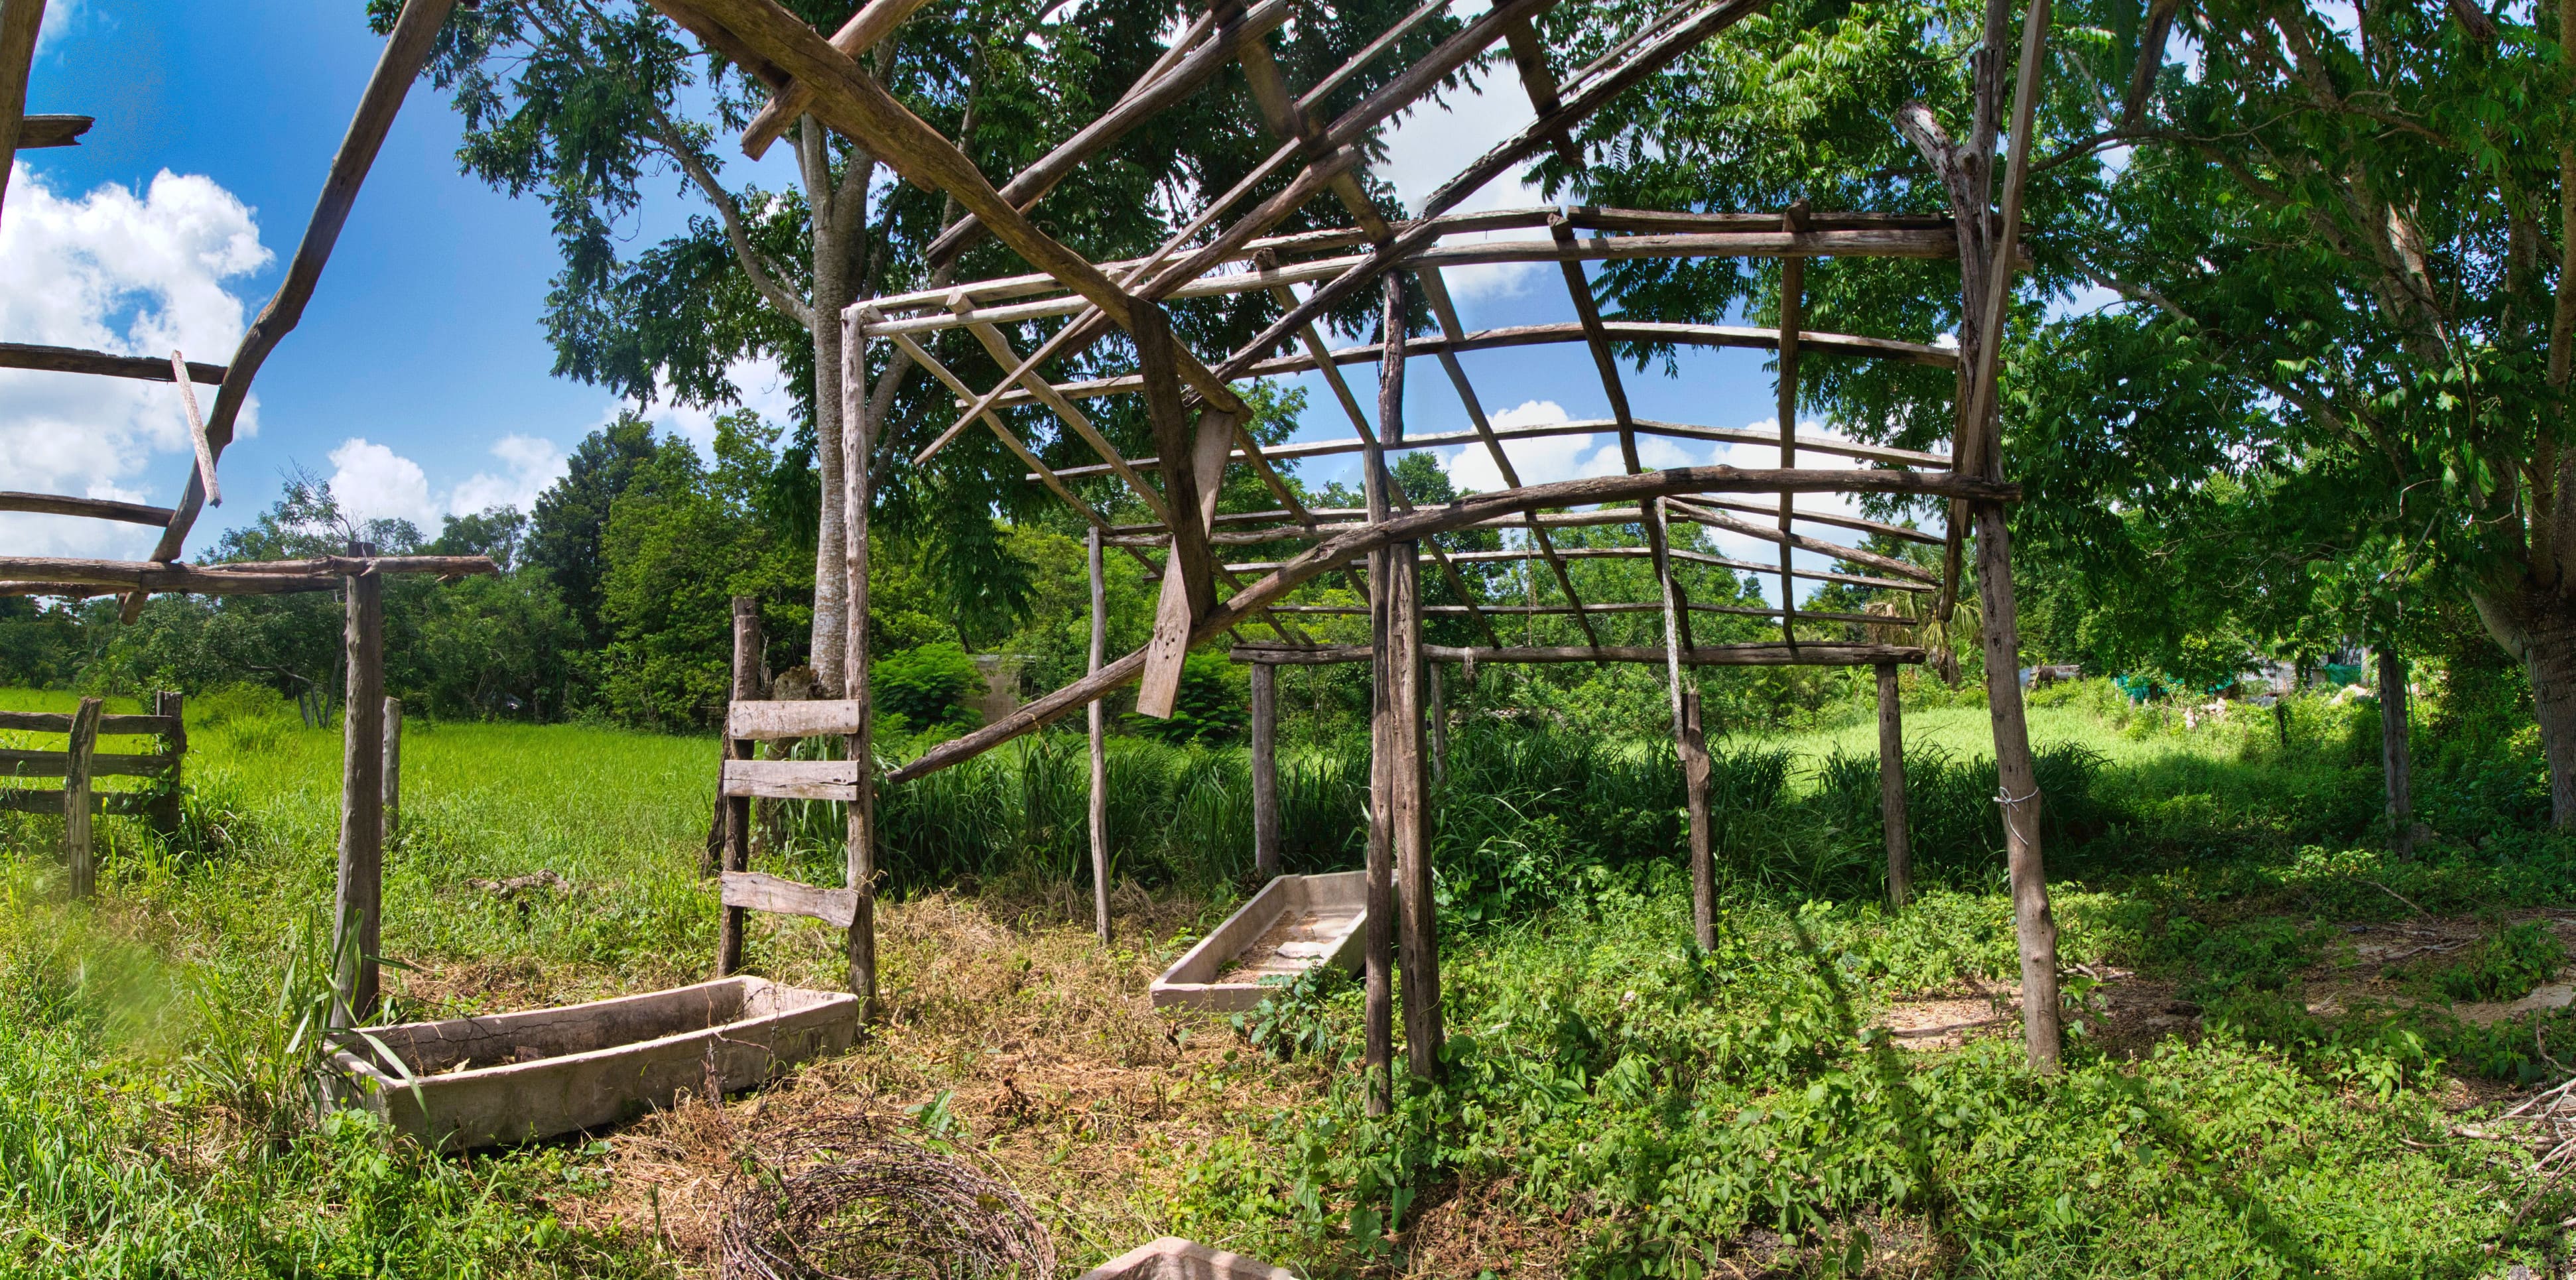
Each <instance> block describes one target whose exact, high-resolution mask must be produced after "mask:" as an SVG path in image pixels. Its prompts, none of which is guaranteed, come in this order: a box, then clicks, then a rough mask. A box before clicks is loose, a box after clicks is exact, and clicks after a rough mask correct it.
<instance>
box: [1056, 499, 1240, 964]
mask: <svg viewBox="0 0 2576 1280" xmlns="http://www.w3.org/2000/svg"><path fill="white" fill-rule="evenodd" d="M1085 554H1086V556H1087V558H1088V560H1089V562H1090V568H1091V659H1090V663H1089V665H1088V666H1087V667H1086V668H1085V670H1086V671H1087V672H1088V673H1091V674H1097V673H1098V672H1099V670H1100V664H1101V663H1102V662H1103V661H1104V660H1106V658H1107V657H1108V650H1109V609H1108V601H1109V597H1108V587H1107V585H1106V583H1105V582H1104V581H1103V580H1102V577H1101V571H1100V528H1099V526H1097V525H1094V526H1092V529H1091V536H1090V538H1089V540H1088V542H1087V544H1086V547H1085ZM1258 670H1259V669H1258V668H1255V671H1256V675H1255V676H1254V679H1255V680H1256V681H1258V680H1259V678H1260V677H1259V675H1258V674H1257V672H1258ZM1260 691H1261V686H1260V685H1259V684H1258V683H1255V684H1254V685H1253V703H1252V723H1253V730H1252V732H1253V739H1254V743H1253V748H1252V752H1253V756H1252V811H1253V819H1252V821H1253V830H1254V834H1253V837H1252V846H1253V853H1252V860H1253V864H1254V865H1255V866H1258V865H1260V862H1261V836H1260V834H1259V833H1260V823H1261V746H1260V735H1261V727H1260V726H1261V701H1260V699H1261V692H1260ZM1087 710H1088V711H1089V713H1090V716H1089V719H1090V726H1089V727H1090V730H1091V915H1092V925H1093V927H1094V928H1096V929H1097V930H1098V931H1099V933H1100V945H1102V946H1104V947H1105V946H1108V945H1109V721H1108V711H1107V709H1106V708H1105V707H1103V706H1102V705H1101V701H1100V699H1098V698H1094V699H1092V700H1091V706H1090V707H1088V708H1087Z"/></svg>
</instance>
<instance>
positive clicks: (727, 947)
mask: <svg viewBox="0 0 2576 1280" xmlns="http://www.w3.org/2000/svg"><path fill="white" fill-rule="evenodd" d="M760 651H761V639H760V600H759V598H758V597H756V596H735V597H734V598H733V700H734V701H736V702H749V701H752V700H754V699H756V698H758V697H759V696H760ZM731 710H732V709H731V708H730V707H728V708H727V709H726V712H727V713H726V716H725V719H726V720H727V721H731V720H732V719H733V716H732V714H731ZM751 750H752V742H751V740H750V739H748V738H727V739H725V743H724V751H723V754H724V755H725V756H726V757H728V758H730V759H734V760H748V759H750V758H751ZM718 776H719V777H721V776H722V775H721V773H719V775H718ZM716 802H717V803H718V804H720V805H722V806H724V829H725V831H724V837H725V841H724V869H725V870H727V871H749V870H751V797H749V796H727V795H725V794H724V789H723V788H722V787H721V786H719V787H718V788H717V789H716ZM747 910H748V908H744V907H726V908H725V909H724V923H723V925H722V926H721V928H720V929H719V931H718V933H717V935H716V976H717V977H719V978H721V977H723V976H725V975H727V974H729V973H732V972H733V971H735V970H737V969H740V968H741V967H742V929H743V917H744V914H745V913H746V911H747Z"/></svg>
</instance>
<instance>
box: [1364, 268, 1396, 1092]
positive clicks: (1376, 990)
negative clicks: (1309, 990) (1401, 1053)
mask: <svg viewBox="0 0 2576 1280" xmlns="http://www.w3.org/2000/svg"><path fill="white" fill-rule="evenodd" d="M1385 297H1386V307H1385V310H1384V312H1383V321H1384V324H1385V329H1384V331H1383V333H1382V334H1381V337H1382V338H1383V343H1382V346H1383V349H1384V354H1383V355H1382V357H1381V358H1380V361H1379V364H1378V392H1377V409H1378V420H1379V421H1380V422H1381V423H1383V422H1384V421H1385V420H1386V417H1387V410H1388V409H1389V407H1390V406H1392V407H1394V408H1395V409H1396V410H1397V412H1398V413H1399V414H1400V413H1401V412H1402V409H1403V404H1404V337H1403V335H1404V286H1403V284H1402V283H1401V280H1400V277H1399V276H1398V274H1397V273H1395V272H1388V273H1387V275H1386V285H1385ZM1382 440H1383V435H1382V434H1381V435H1375V436H1371V437H1369V439H1368V442H1367V443H1366V444H1365V445H1364V446H1362V450H1363V459H1362V464H1361V468H1360V483H1361V486H1362V489H1363V490H1364V492H1365V494H1366V501H1367V504H1368V518H1369V521H1370V522H1371V523H1373V524H1374V523H1377V522H1379V521H1383V520H1385V519H1386V518H1387V515H1388V511H1389V504H1388V498H1387V487H1388V483H1389V479H1390V478H1389V477H1388V476H1387V474H1386V450H1385V449H1384V448H1383V447H1382V444H1381V441H1382ZM1392 565H1393V555H1392V552H1391V551H1390V550H1389V549H1387V548H1383V547H1381V548H1379V549H1378V550H1375V551H1372V552H1370V553H1369V557H1368V578H1369V639H1370V650H1369V653H1370V663H1369V677H1370V678H1369V826H1368V893H1367V901H1368V942H1367V952H1366V955H1367V959H1366V964H1365V972H1366V983H1367V993H1366V1004H1365V1006H1364V1016H1363V1018H1362V1021H1363V1023H1364V1025H1365V1028H1366V1043H1365V1048H1364V1050H1363V1054H1362V1058H1361V1065H1362V1070H1363V1071H1365V1072H1366V1073H1367V1075H1368V1100H1367V1109H1368V1112H1369V1114H1371V1115H1384V1114H1386V1113H1387V1111H1388V1110H1390V1109H1391V1108H1393V1106H1394V1105H1395V1080H1394V1074H1393V1073H1394V1064H1395V918H1394V917H1395V823H1394V815H1393V812H1392V809H1393V801H1394V791H1395V783H1394V779H1393V771H1392V767H1391V766H1392V765H1393V762H1394V745H1393V742H1392V741H1391V740H1392V739H1393V738H1394V736H1395V717H1394V702H1393V697H1394V687H1395V674H1394V673H1395V667H1394V661H1395V655H1394V654H1393V652H1392V651H1391V642H1392V638H1393V637H1392V633H1393V631H1394V625H1395V617H1394V614H1393V612H1392V609H1391V606H1392V603H1393V597H1392V594H1391V592H1390V590H1389V587H1388V583H1389V581H1390V580H1391V578H1392V576H1393V574H1392Z"/></svg>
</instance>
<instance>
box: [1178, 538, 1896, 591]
mask: <svg viewBox="0 0 2576 1280" xmlns="http://www.w3.org/2000/svg"><path fill="white" fill-rule="evenodd" d="M1309 554H1312V553H1309ZM1557 554H1558V555H1560V556H1563V557H1564V558H1566V559H1568V560H1630V559H1646V558H1649V557H1651V556H1652V555H1653V554H1654V550H1653V548H1651V547H1563V548H1559V549H1558V551H1557ZM1669 554H1670V555H1671V556H1672V558H1673V559H1675V560H1683V561H1688V562H1689V563H1692V564H1705V565H1712V566H1715V567H1717V568H1721V569H1736V570H1741V571H1743V572H1745V573H1769V572H1772V567H1771V566H1770V565H1767V564H1755V563H1754V562H1752V561H1750V560H1730V559H1727V558H1726V557H1724V556H1713V555H1710V554H1708V553H1707V552H1704V551H1680V550H1675V551H1672V552H1670V553H1669ZM1450 558H1451V559H1453V560H1456V561H1458V562H1460V563H1462V564H1487V563H1494V562H1499V561H1512V560H1533V559H1536V558H1537V552H1536V551H1535V550H1532V549H1519V548H1514V549H1509V550H1503V551H1460V552H1456V553H1453V554H1452V555H1451V557H1450ZM1286 563H1291V562H1287V561H1273V562H1263V563H1254V564H1230V565H1227V566H1226V568H1227V570H1229V571H1230V572H1234V573H1266V572H1269V571H1272V570H1275V569H1278V568H1280V567H1281V566H1282V565H1283V564H1286ZM1795 572H1796V574H1797V576H1798V577H1801V578H1805V579H1807V580H1808V581H1810V582H1840V583H1843V584H1846V585H1848V586H1855V587H1867V588H1869V589H1871V590H1874V591H1914V592H1922V593H1926V594H1928V593H1930V592H1931V591H1932V590H1933V588H1932V587H1931V586H1929V585H1927V584H1924V583H1916V582H1900V581H1897V580H1896V579H1893V578H1872V577H1869V576H1867V575H1864V574H1857V573H1834V572H1831V571H1829V570H1823V569H1799V570H1796V571H1795Z"/></svg>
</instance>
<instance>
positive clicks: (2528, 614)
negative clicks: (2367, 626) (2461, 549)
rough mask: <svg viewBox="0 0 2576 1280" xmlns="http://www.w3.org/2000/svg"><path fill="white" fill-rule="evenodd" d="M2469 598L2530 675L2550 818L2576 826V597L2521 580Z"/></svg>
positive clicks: (2562, 825)
mask: <svg viewBox="0 0 2576 1280" xmlns="http://www.w3.org/2000/svg"><path fill="white" fill-rule="evenodd" d="M2469 599H2470V602H2471V603H2473V604H2475V605H2477V607H2478V617H2479V618H2480V619H2481V620H2482V621H2484V622H2485V623H2486V625H2487V634H2489V635H2491V636H2494V637H2495V641H2496V643H2497V644H2500V645H2502V646H2504V651H2505V652H2507V653H2510V654H2512V655H2513V656H2514V657H2516V658H2519V659H2521V660H2522V666H2523V670H2524V672H2525V673H2526V674H2528V675H2529V676H2530V677H2531V697H2532V704H2533V705H2532V710H2533V713H2534V716H2535V718H2536V719H2538V720H2539V722H2540V749H2541V752H2542V754H2543V755H2545V756H2546V757H2547V758H2548V761H2549V819H2550V822H2551V824H2552V825H2554V826H2556V827H2558V828H2559V829H2561V830H2566V829H2569V828H2576V598H2571V597H2569V596H2566V595H2562V594H2560V593H2559V592H2557V591H2553V590H2550V589H2548V588H2544V587H2539V586H2535V585H2532V584H2531V583H2530V582H2529V581H2528V580H2521V581H2517V582H2515V583H2513V584H2511V585H2510V586H2509V587H2507V588H2505V589H2503V590H2496V591H2489V592H2479V593H2472V594H2471V595H2470V597H2469Z"/></svg>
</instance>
